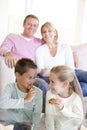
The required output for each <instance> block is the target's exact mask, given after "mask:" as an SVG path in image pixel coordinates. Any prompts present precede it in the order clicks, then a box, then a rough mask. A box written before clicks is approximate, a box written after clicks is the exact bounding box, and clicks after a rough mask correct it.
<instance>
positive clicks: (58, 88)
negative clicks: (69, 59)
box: [49, 72, 65, 95]
mask: <svg viewBox="0 0 87 130" xmlns="http://www.w3.org/2000/svg"><path fill="white" fill-rule="evenodd" d="M49 80H50V83H49V86H50V88H51V92H52V93H54V94H59V95H62V94H63V93H64V92H65V87H64V84H65V82H63V81H60V80H59V79H58V78H57V76H56V75H55V74H54V73H52V72H51V73H50V77H49Z"/></svg>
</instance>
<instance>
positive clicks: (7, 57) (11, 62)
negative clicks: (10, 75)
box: [5, 52, 18, 68]
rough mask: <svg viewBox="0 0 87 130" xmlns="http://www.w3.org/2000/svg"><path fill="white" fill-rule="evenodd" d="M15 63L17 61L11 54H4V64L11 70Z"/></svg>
mask: <svg viewBox="0 0 87 130" xmlns="http://www.w3.org/2000/svg"><path fill="white" fill-rule="evenodd" d="M17 61H18V59H17V58H16V57H15V56H14V55H13V54H12V52H8V53H6V54H5V64H6V65H7V66H8V67H9V68H13V67H14V66H15V64H16V62H17Z"/></svg>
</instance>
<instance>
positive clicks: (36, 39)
mask: <svg viewBox="0 0 87 130" xmlns="http://www.w3.org/2000/svg"><path fill="white" fill-rule="evenodd" d="M33 39H34V41H35V42H36V43H40V44H41V45H42V41H41V39H40V38H37V37H33Z"/></svg>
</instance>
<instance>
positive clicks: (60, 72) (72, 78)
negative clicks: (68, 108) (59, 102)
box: [50, 65, 85, 113]
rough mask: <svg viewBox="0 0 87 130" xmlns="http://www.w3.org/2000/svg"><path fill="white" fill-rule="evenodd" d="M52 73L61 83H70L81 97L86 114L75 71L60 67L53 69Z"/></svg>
mask: <svg viewBox="0 0 87 130" xmlns="http://www.w3.org/2000/svg"><path fill="white" fill-rule="evenodd" d="M50 72H52V73H54V74H55V75H56V76H57V78H58V79H59V80H60V81H65V80H68V81H69V84H70V86H71V89H72V90H73V91H74V92H76V93H77V94H78V95H79V96H80V97H81V100H82V103H83V110H84V113H85V108H84V100H83V93H82V89H81V86H80V84H79V81H78V79H77V77H76V75H75V71H74V70H73V69H71V68H70V67H68V66H65V65H60V66H55V67H53V68H52V69H51V71H50Z"/></svg>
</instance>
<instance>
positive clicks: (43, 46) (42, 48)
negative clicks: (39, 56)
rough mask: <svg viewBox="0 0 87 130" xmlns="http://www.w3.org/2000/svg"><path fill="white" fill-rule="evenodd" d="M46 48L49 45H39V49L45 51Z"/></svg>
mask: <svg viewBox="0 0 87 130" xmlns="http://www.w3.org/2000/svg"><path fill="white" fill-rule="evenodd" d="M46 48H47V45H46V44H44V45H41V46H40V47H38V48H37V51H44V50H46Z"/></svg>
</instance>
